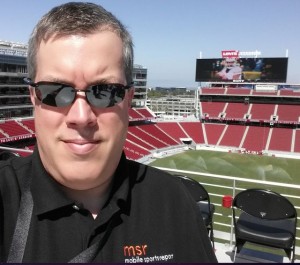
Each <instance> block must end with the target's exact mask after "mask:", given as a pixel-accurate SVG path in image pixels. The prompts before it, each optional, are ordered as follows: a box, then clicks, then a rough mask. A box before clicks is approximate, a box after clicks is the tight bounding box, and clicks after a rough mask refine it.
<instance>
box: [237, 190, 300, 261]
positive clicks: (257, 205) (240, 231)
mask: <svg viewBox="0 0 300 265" xmlns="http://www.w3.org/2000/svg"><path fill="white" fill-rule="evenodd" d="M232 214H233V221H234V230H235V239H236V240H235V255H234V260H235V257H236V255H237V253H239V252H240V251H241V249H242V248H243V245H244V244H245V243H246V242H252V243H256V244H261V245H264V246H269V247H274V248H281V249H284V250H285V252H286V254H287V256H288V257H289V259H290V260H291V262H294V259H295V241H296V227H297V211H296V209H295V207H294V205H293V204H292V203H291V202H290V201H289V200H288V199H287V198H285V197H284V196H282V195H281V194H279V193H276V192H274V191H270V190H265V189H247V190H244V191H241V192H240V193H238V194H237V195H236V196H235V198H234V200H233V203H232Z"/></svg>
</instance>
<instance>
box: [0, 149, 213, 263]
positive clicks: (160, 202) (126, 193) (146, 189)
mask: <svg viewBox="0 0 300 265" xmlns="http://www.w3.org/2000/svg"><path fill="white" fill-rule="evenodd" d="M27 177H31V178H32V179H31V193H32V198H33V205H34V206H33V213H32V216H31V222H30V228H29V232H28V238H27V243H26V247H25V253H24V258H23V262H28V263H29V262H48V263H50V262H62V263H65V262H68V261H70V260H72V259H73V258H74V257H75V256H77V255H78V254H79V253H81V252H82V251H84V250H86V249H87V248H88V247H90V246H92V245H93V244H94V243H95V242H100V244H99V247H98V250H97V252H96V254H95V258H94V259H93V262H99V263H100V262H114V263H127V262H130V263H132V262H155V263H157V262H172V263H174V262H217V260H216V257H215V254H214V252H213V250H212V246H211V243H210V241H209V239H208V236H207V230H206V228H205V226H204V224H203V221H202V218H201V216H200V214H199V210H198V208H197V206H196V204H195V203H194V201H193V200H192V198H191V197H190V195H189V193H188V191H187V190H186V189H185V188H184V187H183V186H182V184H181V183H179V182H178V181H177V180H176V179H175V178H174V177H172V176H171V175H169V174H168V173H166V172H163V171H160V170H157V169H155V168H152V167H149V166H146V165H143V164H140V163H137V162H134V161H130V160H127V159H126V158H125V155H124V154H123V155H122V158H121V160H120V163H119V166H118V168H117V170H116V172H115V174H114V179H113V181H114V182H113V188H112V192H111V195H110V197H109V199H108V201H107V203H106V204H105V205H104V207H103V209H102V210H101V212H100V214H99V215H98V217H97V218H96V219H93V217H92V216H91V214H90V213H89V212H88V211H87V210H86V209H84V208H83V207H82V206H81V205H80V204H78V203H77V202H75V201H73V200H71V199H69V198H68V197H67V196H66V195H65V194H64V193H63V192H62V189H61V187H60V184H59V183H57V182H56V181H55V180H54V179H53V178H52V177H51V176H50V175H49V174H48V173H47V172H46V171H45V169H44V167H43V165H42V163H41V160H40V158H39V154H38V150H35V151H34V153H33V155H31V156H29V157H26V158H13V159H12V160H9V161H5V162H1V163H0V262H6V261H7V257H8V253H9V249H10V245H11V241H12V237H13V233H14V229H15V225H16V220H17V216H18V210H19V206H20V197H21V192H20V184H19V183H21V180H22V178H27ZM83 177H84V172H83Z"/></svg>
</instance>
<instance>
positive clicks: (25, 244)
mask: <svg viewBox="0 0 300 265" xmlns="http://www.w3.org/2000/svg"><path fill="white" fill-rule="evenodd" d="M132 46H133V45H132V40H131V36H130V35H129V33H128V32H127V30H126V29H125V28H124V26H123V25H122V24H121V23H120V21H118V20H117V19H116V18H115V17H114V16H113V15H112V14H111V13H109V12H107V11H106V10H105V9H103V8H102V7H100V6H97V5H95V4H91V3H80V2H77V3H67V4H64V5H61V6H58V7H55V8H53V9H52V10H51V11H49V13H47V14H46V15H45V16H44V17H43V18H42V19H41V20H40V21H39V23H38V24H37V26H36V27H35V29H34V30H33V33H32V35H31V38H30V40H29V50H28V75H29V78H28V79H26V80H25V81H26V83H27V84H29V89H30V96H31V101H32V104H33V105H34V116H35V129H36V139H37V144H36V148H35V150H34V153H33V155H32V156H29V157H26V158H14V159H12V160H9V161H8V162H3V163H2V164H1V165H0V176H1V177H0V207H1V211H0V213H1V216H0V229H1V233H0V244H1V245H0V257H1V262H6V261H8V262H28V263H30V262H68V261H70V262H116V263H117V262H121V263H123V262H161V261H165V262H216V258H215V255H214V253H213V250H212V247H211V243H210V242H209V240H208V236H207V231H206V229H205V227H204V225H203V221H202V218H201V216H199V213H198V212H197V206H196V205H195V204H194V203H193V201H192V199H191V197H190V195H189V194H188V192H187V191H186V190H185V189H184V188H183V186H181V184H180V183H178V182H177V181H175V179H174V177H172V176H170V175H169V174H167V173H165V172H162V171H159V170H157V169H154V168H151V167H148V166H145V165H142V164H139V163H136V162H133V161H129V160H127V159H126V158H125V156H124V153H123V151H122V150H123V145H124V142H125V139H126V133H127V128H128V109H129V107H130V104H131V100H132V98H133V93H134V90H133V88H132V84H131V83H132V79H131V78H132V72H131V71H132V65H133V48H132Z"/></svg>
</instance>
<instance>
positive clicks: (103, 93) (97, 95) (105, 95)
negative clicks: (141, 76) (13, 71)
mask: <svg viewBox="0 0 300 265" xmlns="http://www.w3.org/2000/svg"><path fill="white" fill-rule="evenodd" d="M23 80H24V82H25V83H26V84H27V85H30V86H32V87H34V89H35V94H36V97H37V98H38V99H39V100H40V101H41V102H42V103H43V104H46V105H48V106H52V107H66V106H70V105H71V104H73V102H74V101H75V98H76V94H77V92H83V93H85V95H86V99H87V102H88V103H89V104H90V105H91V106H93V107H96V108H100V109H101V108H108V107H112V106H114V105H116V104H118V103H120V102H122V101H123V99H124V97H125V93H126V90H127V89H129V88H131V87H132V84H131V85H128V86H125V85H122V84H98V85H92V86H90V87H88V88H87V89H85V90H80V89H75V88H74V87H72V86H70V85H67V84H62V83H57V82H48V81H41V82H37V83H34V82H32V80H31V79H30V78H24V79H23Z"/></svg>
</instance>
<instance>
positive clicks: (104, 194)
mask: <svg viewBox="0 0 300 265" xmlns="http://www.w3.org/2000/svg"><path fill="white" fill-rule="evenodd" d="M63 189H64V191H65V192H66V194H67V196H68V197H69V198H71V199H73V200H74V201H76V202H77V203H79V204H81V205H82V206H83V207H84V208H85V209H86V210H88V211H89V212H90V213H91V214H92V216H93V218H94V219H96V217H97V216H98V214H99V213H100V211H101V209H102V207H103V205H104V204H105V203H106V201H107V199H108V196H109V193H110V190H111V182H108V183H103V184H102V185H101V186H98V187H95V188H93V189H89V190H73V189H69V188H67V187H63Z"/></svg>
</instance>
